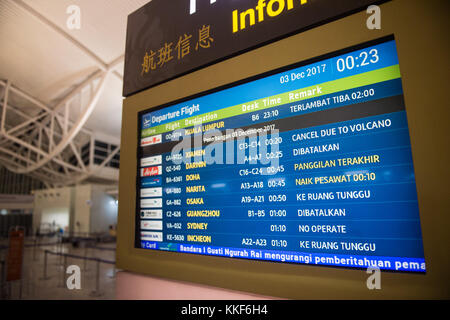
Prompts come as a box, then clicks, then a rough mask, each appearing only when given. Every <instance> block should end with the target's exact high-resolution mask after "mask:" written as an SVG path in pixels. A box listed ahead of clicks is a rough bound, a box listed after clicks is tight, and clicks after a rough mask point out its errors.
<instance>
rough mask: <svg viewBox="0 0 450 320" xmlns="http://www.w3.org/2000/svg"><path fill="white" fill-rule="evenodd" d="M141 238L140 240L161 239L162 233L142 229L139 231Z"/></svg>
mask: <svg viewBox="0 0 450 320" xmlns="http://www.w3.org/2000/svg"><path fill="white" fill-rule="evenodd" d="M141 240H142V241H163V234H162V232H149V231H143V232H141Z"/></svg>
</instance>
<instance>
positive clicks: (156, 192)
mask: <svg viewBox="0 0 450 320" xmlns="http://www.w3.org/2000/svg"><path fill="white" fill-rule="evenodd" d="M141 197H162V188H145V189H141Z"/></svg>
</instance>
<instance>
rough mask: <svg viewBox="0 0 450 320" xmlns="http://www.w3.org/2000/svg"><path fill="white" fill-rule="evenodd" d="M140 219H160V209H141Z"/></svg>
mask: <svg viewBox="0 0 450 320" xmlns="http://www.w3.org/2000/svg"><path fill="white" fill-rule="evenodd" d="M141 219H162V210H161V209H155V210H141Z"/></svg>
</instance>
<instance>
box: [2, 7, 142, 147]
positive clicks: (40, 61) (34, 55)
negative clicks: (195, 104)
mask: <svg viewBox="0 0 450 320" xmlns="http://www.w3.org/2000/svg"><path fill="white" fill-rule="evenodd" d="M148 2H149V0H0V43H1V50H0V80H3V81H5V82H6V80H9V81H10V83H11V85H12V86H13V87H15V88H18V89H20V90H22V91H24V92H25V93H27V94H29V95H31V96H32V97H34V98H36V99H37V100H39V101H41V102H42V103H43V104H45V105H46V106H48V107H49V108H50V109H52V108H54V107H55V106H56V105H57V104H58V103H59V102H60V101H61V100H63V99H64V97H65V96H66V95H67V94H68V93H70V92H71V90H73V89H74V88H76V87H77V85H79V84H80V83H82V82H83V81H84V80H86V79H87V78H88V77H89V76H91V75H92V74H93V73H94V72H95V71H96V70H98V68H99V67H102V68H103V69H104V68H105V67H107V66H108V65H110V64H111V63H113V64H114V67H113V71H112V74H111V75H109V76H108V77H107V79H106V80H105V81H106V83H105V87H104V90H103V92H102V93H101V94H100V96H99V99H98V102H97V103H96V106H95V108H94V110H93V112H92V114H91V115H90V117H89V119H88V120H87V122H86V123H85V125H84V127H85V128H86V129H89V130H91V131H93V132H95V133H98V134H103V135H106V136H110V137H113V138H114V139H115V140H117V141H118V140H119V138H120V128H121V114H122V79H121V78H122V75H123V55H124V51H125V38H126V23H127V16H128V14H130V13H131V12H133V11H135V10H137V9H138V8H140V7H141V6H143V5H144V4H146V3H148ZM71 5H77V6H78V7H79V8H80V13H81V15H80V18H81V19H80V22H81V24H80V29H73V30H71V29H69V28H68V26H67V21H68V19H69V17H70V13H69V14H68V13H67V12H66V11H67V9H68V7H69V6H71ZM2 90H4V89H3V88H2V87H0V98H1V94H2ZM10 99H11V102H12V103H14V104H16V106H17V107H18V108H21V109H22V111H24V112H26V113H29V114H31V115H33V106H32V105H30V103H29V102H28V101H26V100H24V99H21V98H20V97H17V96H16V97H13V95H11V96H10ZM79 99H83V98H82V97H81V98H79ZM70 108H71V109H73V110H71V113H70V118H71V119H72V120H73V121H75V119H76V118H77V116H78V115H79V114H78V113H79V110H77V106H76V104H73V105H71V106H70Z"/></svg>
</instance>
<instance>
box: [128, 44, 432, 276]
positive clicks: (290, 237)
mask: <svg viewBox="0 0 450 320" xmlns="http://www.w3.org/2000/svg"><path fill="white" fill-rule="evenodd" d="M138 119H139V120H138V121H139V124H138V128H139V130H138V131H139V132H138V135H139V147H138V156H137V159H138V172H137V192H136V197H137V199H136V208H137V211H136V226H135V247H136V248H142V249H149V250H163V251H169V252H173V254H177V253H179V252H182V253H191V254H200V255H211V256H220V257H225V258H239V259H251V260H264V261H272V262H280V263H293V264H309V265H328V266H337V267H347V268H368V267H377V268H380V269H383V270H393V271H410V272H425V270H426V268H425V259H424V253H423V244H422V234H421V227H420V220H419V208H418V202H417V191H416V182H415V175H414V167H413V161H412V156H411V144H410V137H409V130H408V123H407V119H406V111H405V104H404V99H403V89H402V82H401V74H400V66H399V61H398V57H397V50H396V43H395V39H394V38H393V37H392V36H390V37H387V38H383V39H379V40H376V41H371V42H368V43H364V44H361V45H358V46H355V47H351V48H347V49H344V50H340V51H339V52H334V53H330V54H327V55H325V56H321V57H318V58H315V59H311V60H308V61H304V62H300V63H297V64H295V65H290V66H287V67H284V68H282V69H278V70H274V71H271V72H269V73H265V74H262V75H259V76H257V77H253V78H251V79H246V80H244V81H240V82H238V83H233V84H230V85H227V86H225V87H221V88H217V89H214V90H210V91H208V92H205V93H201V94H198V95H195V96H192V97H189V98H186V99H183V100H179V101H175V102H173V103H169V104H166V105H163V106H160V107H158V108H152V109H151V110H147V111H143V112H140V113H139V117H138Z"/></svg>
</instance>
